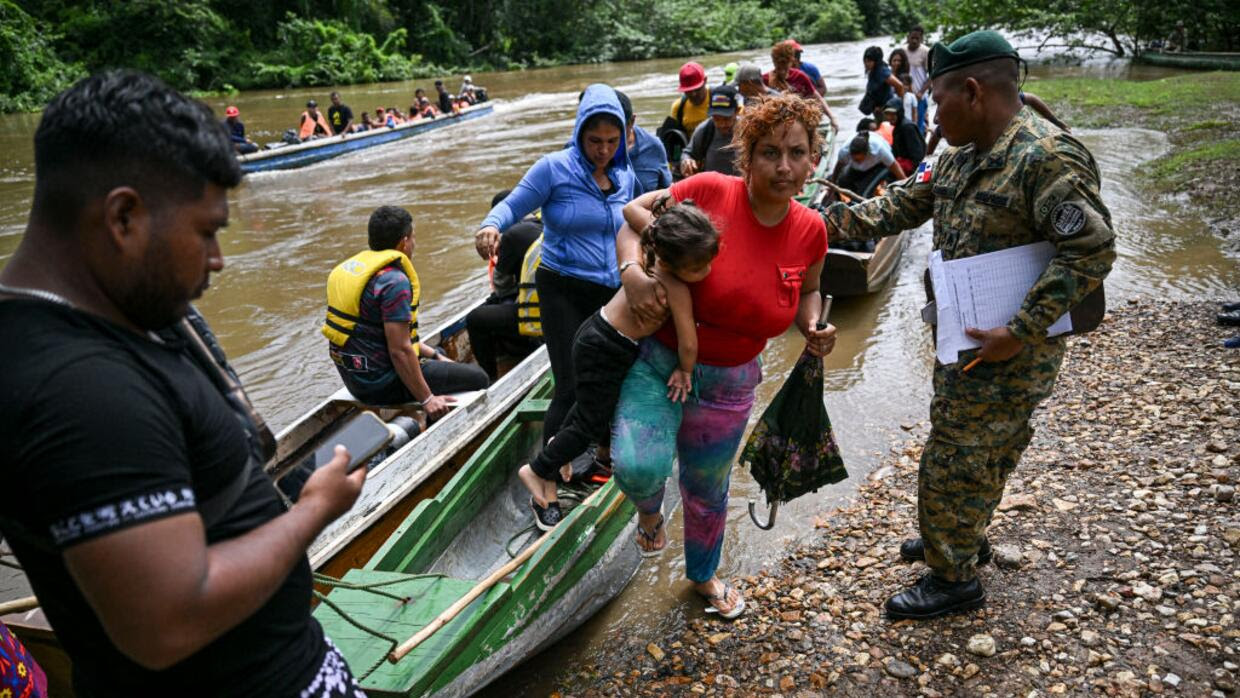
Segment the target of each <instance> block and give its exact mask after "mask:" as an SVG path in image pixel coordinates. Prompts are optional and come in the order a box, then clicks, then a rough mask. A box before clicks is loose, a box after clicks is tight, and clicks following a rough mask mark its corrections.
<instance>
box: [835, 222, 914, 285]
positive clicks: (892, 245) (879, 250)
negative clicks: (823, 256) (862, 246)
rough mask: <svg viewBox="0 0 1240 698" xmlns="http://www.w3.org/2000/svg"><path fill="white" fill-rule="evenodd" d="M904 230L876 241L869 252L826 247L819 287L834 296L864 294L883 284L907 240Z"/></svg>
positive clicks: (885, 282)
mask: <svg viewBox="0 0 1240 698" xmlns="http://www.w3.org/2000/svg"><path fill="white" fill-rule="evenodd" d="M908 236H909V233H908V231H907V230H906V231H904V232H902V233H900V234H899V235H892V236H889V237H885V238H883V239H881V240H879V241H878V244H877V245H875V247H874V251H873V252H852V251H849V250H841V249H835V248H830V249H828V250H827V261H826V264H824V265H823V267H822V282H821V288H822V292H823V293H829V294H831V295H832V296H835V297H836V298H844V297H847V296H864V295H866V294H870V293H874V292H875V291H878V290H880V289H882V288H883V287H884V286H886V285H887V282H888V281H890V280H891V277H892V275H893V274H894V273H895V271H896V269H898V268H899V267H900V259H901V257H903V256H904V248H905V247H906V246H907V243H908Z"/></svg>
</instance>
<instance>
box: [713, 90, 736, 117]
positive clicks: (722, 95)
mask: <svg viewBox="0 0 1240 698" xmlns="http://www.w3.org/2000/svg"><path fill="white" fill-rule="evenodd" d="M736 110H737V103H736V88H735V87H732V86H731V85H722V86H720V87H713V88H711V90H710V109H708V110H707V112H706V113H707V114H709V115H710V116H736Z"/></svg>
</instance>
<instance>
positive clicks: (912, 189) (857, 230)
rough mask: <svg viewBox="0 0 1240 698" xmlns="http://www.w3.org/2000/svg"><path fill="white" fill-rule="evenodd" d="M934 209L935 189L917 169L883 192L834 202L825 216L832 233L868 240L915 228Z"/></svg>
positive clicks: (829, 230) (833, 234)
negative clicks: (855, 200)
mask: <svg viewBox="0 0 1240 698" xmlns="http://www.w3.org/2000/svg"><path fill="white" fill-rule="evenodd" d="M919 179H924V180H925V181H918V180H919ZM933 213H934V191H933V189H932V186H931V183H930V177H928V176H925V177H923V176H922V174H921V171H920V170H918V171H917V172H915V173H913V176H911V177H909V178H907V179H905V180H903V181H901V182H897V183H895V184H892V185H891V186H889V187H887V191H886V193H884V194H883V195H882V196H876V197H874V198H872V199H866V200H865V201H862V202H861V203H858V204H853V205H851V206H849V205H848V204H843V203H835V204H832V205H831V206H830V207H829V208H828V209H827V210H826V211H824V212H823V214H822V217H823V219H824V220H826V222H827V228H828V231H827V232H828V233H831V237H833V238H835V237H840V238H853V239H861V240H868V239H873V238H881V237H884V236H887V235H896V234H898V233H900V232H902V231H905V230H908V229H910V228H916V227H917V226H919V225H921V224H922V223H925V222H926V221H928V220H930V216H931V215H932V214H933Z"/></svg>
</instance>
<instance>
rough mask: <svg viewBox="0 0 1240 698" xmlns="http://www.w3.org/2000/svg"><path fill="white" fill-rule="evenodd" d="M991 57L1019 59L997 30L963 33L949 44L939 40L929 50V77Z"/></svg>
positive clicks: (935, 76)
mask: <svg viewBox="0 0 1240 698" xmlns="http://www.w3.org/2000/svg"><path fill="white" fill-rule="evenodd" d="M992 58H1014V59H1016V60H1020V54H1019V53H1017V52H1016V49H1014V48H1012V45H1011V44H1009V43H1008V42H1007V39H1005V38H1003V37H1002V36H1001V35H1000V34H999V33H998V32H993V31H989V30H986V31H976V32H973V33H972V34H965V35H964V36H962V37H960V38H959V39H956V40H955V41H953V42H951V43H950V44H945V43H943V42H942V41H940V42H939V43H937V44H935V45H934V48H933V49H931V51H930V77H931V79H933V78H937V77H938V76H940V75H943V74H944V73H950V72H951V71H953V70H958V69H960V68H963V67H965V66H969V65H973V64H974V63H981V62H982V61H988V60H991V59H992Z"/></svg>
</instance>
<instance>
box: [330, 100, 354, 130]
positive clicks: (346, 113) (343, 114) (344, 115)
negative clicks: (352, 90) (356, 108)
mask: <svg viewBox="0 0 1240 698" xmlns="http://www.w3.org/2000/svg"><path fill="white" fill-rule="evenodd" d="M352 121H353V110H352V109H350V108H349V105H347V104H341V105H340V106H336V105H334V104H333V105H331V106H330V107H328V108H327V125H328V126H331V127H332V133H335V134H336V135H340V132H341V131H343V130H344V127H345V124H349V123H352Z"/></svg>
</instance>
